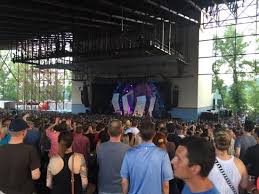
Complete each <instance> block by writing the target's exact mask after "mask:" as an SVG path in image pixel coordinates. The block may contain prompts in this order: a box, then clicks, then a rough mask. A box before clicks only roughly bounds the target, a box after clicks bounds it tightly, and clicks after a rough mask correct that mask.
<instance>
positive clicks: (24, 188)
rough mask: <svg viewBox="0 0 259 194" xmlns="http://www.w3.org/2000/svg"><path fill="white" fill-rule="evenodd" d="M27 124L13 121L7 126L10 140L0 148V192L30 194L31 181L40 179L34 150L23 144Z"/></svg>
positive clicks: (32, 189)
mask: <svg viewBox="0 0 259 194" xmlns="http://www.w3.org/2000/svg"><path fill="white" fill-rule="evenodd" d="M28 127H29V126H28V124H27V123H26V121H24V120H23V119H20V118H18V119H14V120H12V121H11V123H10V125H9V129H8V131H9V134H10V136H11V139H10V141H9V143H8V144H6V145H3V146H1V147H0V175H1V176H0V190H1V191H2V192H3V193H8V194H18V193H19V194H32V193H33V192H34V185H33V180H36V179H39V178H40V170H39V168H40V160H39V157H38V154H37V151H36V149H35V148H34V147H33V146H31V145H26V144H24V143H23V139H24V137H25V136H26V132H27V128H28Z"/></svg>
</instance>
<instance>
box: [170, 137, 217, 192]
mask: <svg viewBox="0 0 259 194" xmlns="http://www.w3.org/2000/svg"><path fill="white" fill-rule="evenodd" d="M214 162H215V148H214V147H213V145H212V144H211V143H210V142H208V141H207V140H205V139H203V138H199V137H186V138H184V139H183V140H182V142H181V143H180V145H179V147H178V148H177V150H176V154H175V157H174V159H173V161H172V163H173V167H174V173H175V176H176V177H178V178H180V179H182V180H183V181H184V182H185V183H186V184H185V186H184V188H183V191H182V194H191V193H202V194H207V193H208V194H219V192H218V190H217V189H216V188H215V186H214V185H213V184H212V182H211V181H210V180H209V179H208V175H209V172H210V170H211V169H212V167H213V165H214Z"/></svg>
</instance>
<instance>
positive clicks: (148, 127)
mask: <svg viewBox="0 0 259 194" xmlns="http://www.w3.org/2000/svg"><path fill="white" fill-rule="evenodd" d="M139 131H140V135H141V138H142V139H143V140H144V141H149V140H151V139H152V138H153V137H154V136H155V134H156V129H155V124H154V123H152V122H151V121H149V120H145V121H143V122H142V123H141V125H140V127H139Z"/></svg>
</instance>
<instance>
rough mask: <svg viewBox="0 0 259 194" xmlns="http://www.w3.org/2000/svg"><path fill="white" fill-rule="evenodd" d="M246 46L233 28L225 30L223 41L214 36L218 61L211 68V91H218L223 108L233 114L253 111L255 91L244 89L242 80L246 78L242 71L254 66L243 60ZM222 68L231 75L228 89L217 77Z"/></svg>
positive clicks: (250, 62)
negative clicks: (229, 109)
mask: <svg viewBox="0 0 259 194" xmlns="http://www.w3.org/2000/svg"><path fill="white" fill-rule="evenodd" d="M248 45H249V43H248V42H245V41H244V38H243V36H242V34H241V33H237V32H236V28H235V26H230V27H228V28H227V29H226V31H225V33H224V38H223V39H219V38H218V37H217V36H214V42H213V49H214V52H215V54H216V56H219V58H220V59H218V60H217V61H216V62H215V63H214V64H213V66H212V70H213V89H214V91H215V89H218V90H219V93H220V94H221V96H222V98H223V102H224V105H225V107H227V108H231V109H232V111H233V112H235V113H237V112H244V111H246V110H251V109H254V108H253V107H254V105H255V102H254V104H252V103H251V102H252V101H253V100H255V98H254V97H253V95H254V93H253V92H254V91H255V90H254V89H246V88H248V86H247V85H244V83H243V82H244V79H245V78H246V79H247V78H248V76H247V75H246V74H245V73H244V70H246V69H248V68H251V67H252V68H254V67H255V66H256V63H255V62H253V61H247V60H245V58H244V56H245V55H244V54H245V51H246V48H247V46H248ZM223 66H224V67H227V69H228V70H227V72H225V73H230V74H229V75H231V74H232V79H233V84H232V86H231V87H230V88H229V89H227V87H226V85H225V84H224V81H223V80H222V79H220V77H219V75H220V73H221V69H222V67H223ZM254 82H255V81H254ZM250 86H254V85H250ZM250 88H252V87H250ZM252 91H253V92H252ZM252 99H253V100H252ZM251 107H252V108H251Z"/></svg>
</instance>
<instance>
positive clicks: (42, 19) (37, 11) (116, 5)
mask: <svg viewBox="0 0 259 194" xmlns="http://www.w3.org/2000/svg"><path fill="white" fill-rule="evenodd" d="M229 1H234V0H127V1H126V0H113V1H110V0H90V1H89V0H73V1H72V0H26V1H21V0H1V3H0V46H1V47H3V46H5V45H10V43H11V42H13V41H16V40H22V39H26V38H31V37H34V36H37V35H44V34H54V33H57V32H76V33H83V32H85V31H88V30H89V29H97V30H98V29H99V30H107V31H111V30H121V28H122V27H127V28H134V27H136V26H139V25H144V26H147V27H149V26H152V24H153V23H154V22H156V21H158V20H165V21H171V22H177V23H181V24H185V23H198V22H199V18H197V17H195V16H194V14H192V12H193V11H195V10H196V11H197V10H199V9H202V8H204V7H207V6H211V5H213V4H215V3H224V2H229Z"/></svg>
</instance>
